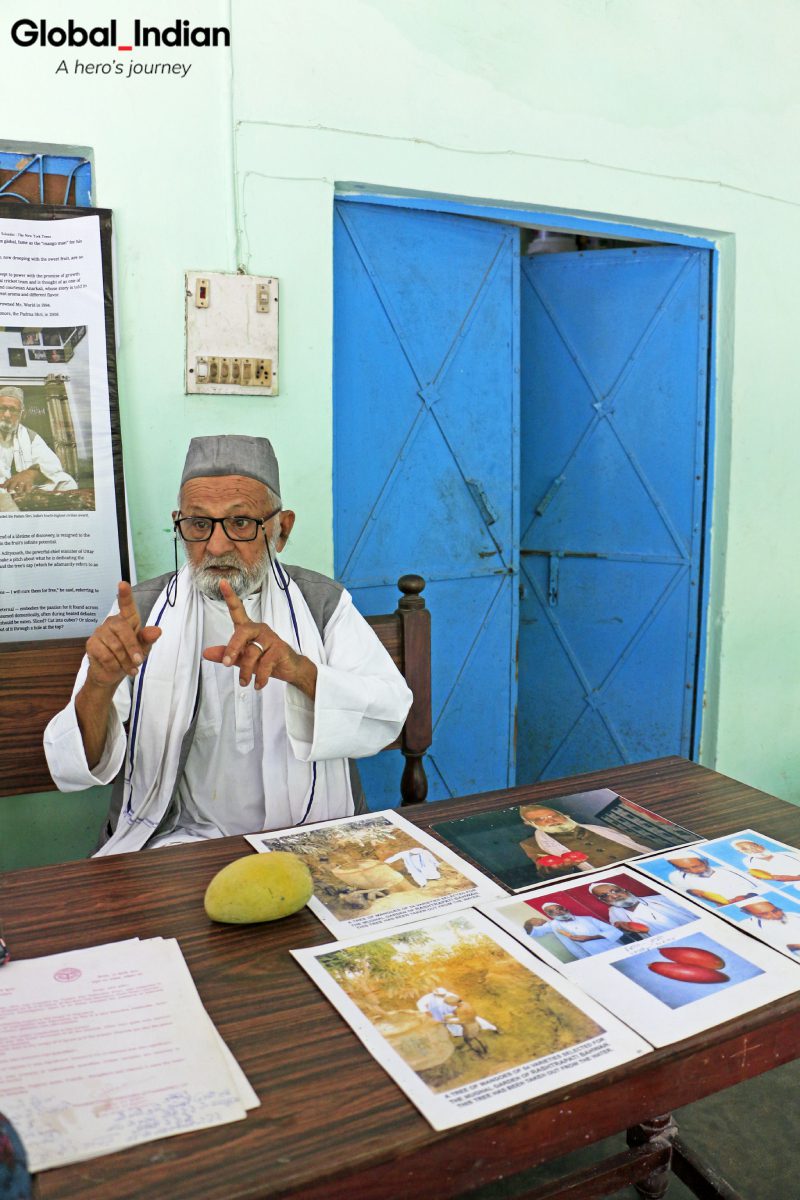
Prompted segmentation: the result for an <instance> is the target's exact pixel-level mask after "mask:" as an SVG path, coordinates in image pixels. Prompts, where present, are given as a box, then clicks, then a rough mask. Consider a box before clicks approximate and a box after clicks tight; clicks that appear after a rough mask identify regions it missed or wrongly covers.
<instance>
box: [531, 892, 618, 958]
mask: <svg viewBox="0 0 800 1200" xmlns="http://www.w3.org/2000/svg"><path fill="white" fill-rule="evenodd" d="M541 909H542V917H538V916H535V915H534V916H533V917H530V918H529V919H528V920H527V921H526V922H525V925H524V929H525V932H526V933H527V935H528V937H530V938H540V937H545V936H546V935H547V934H548V933H551V934H553V936H554V937H555V938H556V939H557V940H558V941H559V942H560V943H561V945H562V946H563V947H564V948H565V949H566V950H568V951H569V953H570V954H571V956H572V957H573V958H590V957H591V956H592V955H593V954H605V952H606V951H607V950H613V949H614V947H615V946H616V945H617V943H618V942H620V941H622V937H623V935H622V933H621V932H620V931H619V930H618V929H615V928H614V926H613V925H609V924H608V922H607V921H601V920H599V919H598V918H597V917H592V916H589V915H588V914H581V913H574V912H572V911H571V910H570V909H569V908H567V907H566V906H565V905H563V904H558V903H557V902H556V901H548V902H547V903H545V904H542V906H541Z"/></svg>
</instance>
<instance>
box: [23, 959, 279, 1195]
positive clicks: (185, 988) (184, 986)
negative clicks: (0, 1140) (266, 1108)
mask: <svg viewBox="0 0 800 1200" xmlns="http://www.w3.org/2000/svg"><path fill="white" fill-rule="evenodd" d="M0 1044H2V1046H3V1087H2V1106H3V1111H4V1112H5V1114H6V1115H7V1116H8V1117H9V1118H10V1119H11V1121H12V1122H13V1123H14V1125H15V1126H16V1127H17V1130H18V1131H19V1134H20V1136H21V1137H22V1140H23V1143H24V1145H25V1148H26V1150H27V1152H28V1159H29V1164H30V1169H31V1171H42V1170H46V1169H48V1168H50V1167H57V1166H63V1165H65V1164H67V1163H71V1162H81V1161H83V1160H85V1159H89V1158H95V1157H97V1156H98V1155H102V1154H109V1153H111V1152H112V1151H115V1150H121V1149H123V1148H124V1147H127V1146H133V1145H136V1144H138V1143H141V1142H148V1141H153V1140H155V1139H156V1138H161V1137H168V1136H170V1135H172V1134H176V1133H184V1132H187V1131H189V1130H194V1129H204V1128H208V1127H210V1126H213V1125H222V1124H225V1123H227V1122H229V1121H239V1120H242V1119H243V1118H244V1117H245V1116H246V1112H247V1109H249V1108H254V1107H256V1106H257V1105H258V1103H259V1100H258V1097H257V1096H256V1095H255V1093H254V1092H253V1090H252V1088H251V1087H250V1085H249V1083H248V1082H247V1080H246V1079H245V1077H244V1075H243V1073H242V1071H241V1069H240V1068H239V1066H238V1064H237V1063H236V1062H235V1060H234V1059H233V1056H232V1055H231V1054H230V1051H229V1050H228V1048H227V1046H225V1044H224V1042H223V1041H222V1038H221V1037H220V1035H219V1033H218V1032H217V1030H216V1029H215V1028H214V1026H213V1025H212V1023H211V1020H210V1018H209V1017H208V1014H207V1013H206V1011H205V1009H204V1008H203V1005H202V1002H201V1000H200V997H199V995H198V993H197V990H196V989H195V986H194V983H193V981H192V977H191V975H190V973H189V969H188V967H187V965H186V962H185V960H184V958H183V955H182V954H181V951H180V948H179V946H178V943H177V942H176V941H174V940H173V939H169V940H164V939H161V938H153V939H149V940H146V941H139V940H138V939H132V940H129V941H122V942H114V943H111V944H108V945H103V946H94V947H90V948H88V949H84V950H75V951H68V952H67V953H62V954H54V955H48V956H46V957H44V958H34V959H27V960H21V961H12V962H10V963H9V964H8V965H7V966H6V967H4V968H3V972H2V975H0Z"/></svg>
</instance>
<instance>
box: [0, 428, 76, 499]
mask: <svg viewBox="0 0 800 1200" xmlns="http://www.w3.org/2000/svg"><path fill="white" fill-rule="evenodd" d="M11 451H12V452H11V454H8V453H6V454H4V455H2V456H0V484H3V483H5V482H6V480H7V479H10V478H11V476H12V475H15V474H17V473H18V472H19V471H27V470H28V468H29V467H38V468H39V470H40V471H41V472H42V474H43V475H44V477H45V482H44V483H39V484H37V485H36V490H37V491H40V492H74V491H75V489H76V488H77V486H78V485H77V483H76V482H75V480H74V479H73V478H72V476H71V475H70V474H68V472H66V471H65V470H64V468H63V466H62V465H61V459H60V458H59V457H58V455H57V454H56V453H55V451H53V450H51V449H50V447H49V446H48V444H47V442H46V441H45V440H44V438H41V437H39V434H38V433H33V431H32V430H30V429H27V428H26V426H24V425H18V426H17V429H16V432H15V433H14V436H13V438H12V439H11Z"/></svg>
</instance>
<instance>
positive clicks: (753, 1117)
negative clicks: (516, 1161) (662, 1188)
mask: <svg viewBox="0 0 800 1200" xmlns="http://www.w3.org/2000/svg"><path fill="white" fill-rule="evenodd" d="M799 1100H800V1061H798V1062H793V1063H787V1065H786V1066H785V1067H778V1068H777V1070H775V1071H770V1072H768V1073H767V1074H766V1075H761V1076H760V1077H759V1078H758V1079H749V1080H747V1082H745V1083H740V1084H739V1085H738V1086H737V1087H735V1088H729V1089H728V1090H727V1091H725V1092H719V1093H717V1095H715V1096H709V1097H708V1098H707V1099H706V1100H701V1101H699V1102H698V1103H697V1104H690V1105H688V1107H686V1108H682V1109H679V1110H678V1111H677V1112H676V1113H675V1120H676V1121H677V1124H678V1128H679V1130H680V1132H681V1136H682V1137H683V1139H684V1141H685V1142H687V1143H688V1145H689V1146H690V1147H691V1149H692V1150H693V1151H695V1152H696V1153H698V1154H700V1155H702V1156H703V1157H704V1158H705V1159H706V1161H707V1162H709V1163H710V1164H711V1165H712V1166H713V1167H714V1168H715V1169H716V1170H717V1171H719V1172H720V1173H721V1174H722V1175H723V1177H724V1178H725V1179H726V1181H727V1182H728V1183H729V1184H730V1185H731V1187H733V1188H734V1189H735V1190H736V1191H738V1192H740V1193H741V1194H742V1196H744V1197H746V1200H800V1127H798V1108H800V1104H799V1103H798V1101H799ZM624 1148H625V1139H624V1137H622V1136H620V1137H617V1138H609V1139H608V1140H606V1141H604V1142H598V1143H596V1144H595V1145H594V1146H590V1147H587V1149H586V1150H580V1151H578V1152H576V1153H575V1154H571V1155H569V1156H568V1157H567V1158H562V1159H559V1160H558V1161H557V1162H553V1163H548V1164H547V1165H546V1166H544V1167H540V1168H538V1169H537V1170H536V1171H530V1172H526V1173H525V1174H524V1175H518V1176H516V1177H515V1178H514V1179H512V1180H504V1181H503V1182H502V1183H498V1184H492V1185H491V1186H489V1187H485V1188H480V1189H479V1190H478V1191H475V1192H470V1193H469V1200H513V1197H516V1196H521V1195H524V1193H525V1192H526V1191H527V1190H530V1189H532V1188H534V1187H537V1186H541V1185H543V1184H544V1183H546V1182H548V1181H549V1180H555V1179H558V1178H559V1176H561V1175H564V1174H566V1173H567V1172H569V1171H573V1170H576V1169H579V1168H581V1167H585V1166H588V1165H589V1164H590V1163H592V1162H595V1161H597V1160H598V1159H600V1158H602V1157H604V1156H605V1155H608V1154H617V1153H619V1151H620V1150H623V1149H624ZM691 1196H692V1193H691V1192H690V1191H689V1190H688V1189H687V1188H686V1187H684V1185H683V1184H682V1183H681V1182H680V1180H679V1179H676V1178H675V1177H674V1176H673V1177H672V1180H671V1182H670V1185H669V1189H668V1191H667V1200H689V1198H690V1197H691ZM465 1200H466V1197H465ZM576 1200H579V1197H576ZM609 1200H641V1197H640V1196H639V1193H638V1192H637V1191H636V1190H635V1189H634V1188H625V1189H623V1191H621V1192H615V1193H614V1195H613V1197H610V1198H609Z"/></svg>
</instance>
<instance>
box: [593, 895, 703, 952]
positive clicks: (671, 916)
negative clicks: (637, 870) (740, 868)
mask: <svg viewBox="0 0 800 1200" xmlns="http://www.w3.org/2000/svg"><path fill="white" fill-rule="evenodd" d="M589 891H590V892H591V893H592V895H593V896H596V897H597V899H598V900H599V901H600V902H601V903H602V904H607V905H608V919H609V921H610V922H611V924H612V925H615V926H616V927H617V929H621V930H622V932H623V933H626V934H629V935H630V936H631V937H633V938H634V939H635V940H637V941H638V940H640V939H642V938H646V937H651V936H652V935H653V934H654V933H664V931H665V930H667V929H677V928H678V927H679V926H680V925H685V924H686V923H687V922H688V921H691V920H693V919H694V918H693V916H692V914H691V913H688V912H687V911H686V909H684V908H681V907H680V905H679V904H676V903H675V902H674V901H673V900H668V899H667V898H666V896H648V897H647V898H646V899H645V897H644V896H635V895H634V894H633V892H629V891H628V889H627V888H624V887H620V885H619V884H618V883H610V882H608V883H593V884H591V885H590V887H589Z"/></svg>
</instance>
